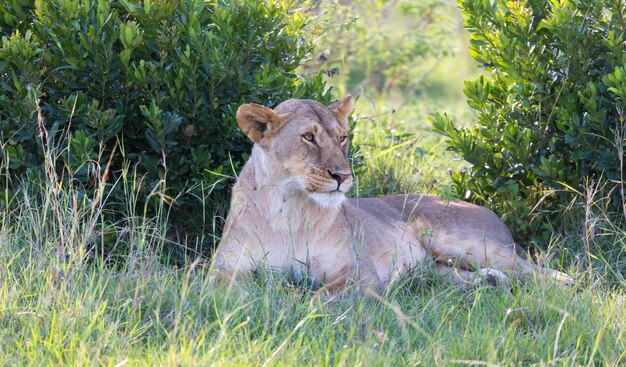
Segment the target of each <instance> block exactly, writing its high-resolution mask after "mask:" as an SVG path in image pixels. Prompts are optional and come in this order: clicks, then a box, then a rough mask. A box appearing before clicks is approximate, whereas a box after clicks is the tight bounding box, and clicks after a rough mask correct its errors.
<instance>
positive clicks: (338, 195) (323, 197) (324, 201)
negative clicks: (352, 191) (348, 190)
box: [309, 191, 346, 209]
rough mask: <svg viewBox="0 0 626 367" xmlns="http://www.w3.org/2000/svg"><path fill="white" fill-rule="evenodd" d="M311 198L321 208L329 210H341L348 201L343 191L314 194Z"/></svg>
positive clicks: (311, 194)
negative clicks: (342, 205)
mask: <svg viewBox="0 0 626 367" xmlns="http://www.w3.org/2000/svg"><path fill="white" fill-rule="evenodd" d="M309 196H310V197H311V199H313V201H315V202H316V203H317V204H318V205H319V206H321V207H323V208H329V209H338V208H340V207H341V204H343V202H344V200H346V195H345V194H344V193H343V192H341V191H331V192H313V193H310V194H309Z"/></svg>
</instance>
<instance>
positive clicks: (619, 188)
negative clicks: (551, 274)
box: [432, 0, 626, 236]
mask: <svg viewBox="0 0 626 367" xmlns="http://www.w3.org/2000/svg"><path fill="white" fill-rule="evenodd" d="M459 4H460V6H461V8H462V10H463V15H464V19H465V27H466V28H467V29H468V30H469V32H470V37H471V47H470V53H471V54H472V56H473V57H474V58H475V59H476V60H477V61H478V62H479V63H480V64H482V66H483V67H484V68H485V69H486V71H488V72H489V73H490V76H489V77H487V78H486V77H480V78H478V79H477V80H475V81H473V82H466V89H465V94H466V96H467V98H468V103H469V106H470V107H471V108H472V109H473V110H474V111H475V116H476V124H475V126H474V127H471V128H465V129H458V128H455V127H454V125H453V123H452V121H450V120H449V119H448V118H447V117H446V116H445V115H438V116H435V117H434V118H433V119H432V122H433V124H434V127H435V129H436V130H437V131H439V132H441V133H443V134H445V135H446V136H447V137H448V138H449V141H448V144H449V148H450V149H451V150H453V151H455V152H458V153H459V154H461V155H462V156H463V158H465V160H467V161H468V162H469V163H471V164H472V167H471V169H470V170H468V171H467V172H464V173H457V174H455V175H454V180H455V183H456V186H457V188H458V190H459V194H460V195H461V196H465V197H466V198H468V199H469V200H471V201H474V202H478V203H481V204H484V205H487V206H489V207H491V208H493V209H495V210H496V211H497V212H499V213H500V214H502V215H504V217H505V219H506V221H507V222H508V224H509V225H511V226H512V227H513V229H514V231H515V232H516V234H517V235H518V236H528V235H536V234H538V233H540V232H541V231H538V230H540V229H541V228H538V227H537V225H539V224H540V223H545V220H550V219H558V218H561V215H562V213H563V209H564V208H566V207H567V206H568V205H569V204H570V202H571V200H572V198H573V196H572V195H579V194H576V192H579V193H584V192H585V189H584V186H585V185H586V184H591V183H594V184H595V187H596V189H598V190H599V193H600V194H601V195H602V196H603V197H605V198H607V199H608V205H607V207H606V210H607V211H608V212H613V213H615V214H618V215H619V216H620V217H621V219H620V221H623V220H624V215H626V208H624V207H623V206H624V198H623V189H624V178H625V173H624V161H623V154H624V147H625V145H626V140H625V135H626V125H625V116H624V103H625V102H626V100H625V99H626V53H625V51H626V47H625V41H626V37H625V36H626V23H625V21H624V16H625V12H626V8H625V5H624V2H623V1H595V0H572V1H549V0H530V1H504V0H495V1H494V0H460V1H459ZM535 206H536V209H535V214H539V215H540V216H542V215H543V217H542V218H540V219H542V220H536V221H534V222H532V223H533V224H530V221H529V219H530V217H529V214H530V212H531V209H532V208H533V207H535ZM544 219H545V220H544Z"/></svg>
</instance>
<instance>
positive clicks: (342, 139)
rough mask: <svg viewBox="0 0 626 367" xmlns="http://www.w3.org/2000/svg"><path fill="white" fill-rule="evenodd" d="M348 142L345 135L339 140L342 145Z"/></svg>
mask: <svg viewBox="0 0 626 367" xmlns="http://www.w3.org/2000/svg"><path fill="white" fill-rule="evenodd" d="M347 140H348V136H347V135H343V136H342V137H340V138H339V143H341V144H343V143H345V142H346V141H347Z"/></svg>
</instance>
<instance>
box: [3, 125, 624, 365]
mask: <svg viewBox="0 0 626 367" xmlns="http://www.w3.org/2000/svg"><path fill="white" fill-rule="evenodd" d="M370 133H371V134H372V135H371V136H370V138H371V139H372V142H373V143H372V144H375V145H374V146H371V147H370V151H369V153H366V155H367V154H369V155H370V156H369V159H374V157H373V156H371V155H372V154H375V152H381V151H384V150H385V149H389V148H390V147H391V148H392V149H390V150H389V151H388V152H387V153H384V154H382V155H380V154H379V155H378V156H377V157H376V158H375V159H378V160H379V161H381V163H386V164H387V165H388V166H389V167H396V168H397V170H396V173H397V174H396V175H395V176H394V175H392V176H393V177H395V178H394V180H395V181H394V182H396V183H397V184H398V186H397V187H391V186H390V185H391V184H392V183H391V182H388V183H386V184H384V185H381V191H385V190H390V191H393V190H396V191H401V190H404V189H407V188H408V189H415V190H420V189H423V188H425V187H429V186H428V185H431V186H430V187H431V188H433V189H437V188H439V190H441V188H445V179H442V180H444V181H443V182H444V185H439V184H436V185H433V184H432V181H428V179H426V180H422V179H421V178H420V179H414V180H413V179H407V178H406V177H405V178H404V179H403V178H402V177H403V176H402V175H404V174H413V175H414V176H415V175H417V176H419V175H418V174H417V173H416V172H417V171H412V170H414V169H415V167H416V166H420V167H422V168H423V167H424V166H429V165H430V166H431V168H432V166H433V165H436V164H440V162H437V161H433V160H429V159H424V157H425V156H427V155H414V153H413V152H414V149H413V150H411V149H408V148H407V147H404V148H402V147H395V145H393V144H392V145H389V144H390V143H389V140H388V139H386V138H385V135H384V134H380V135H376V134H374V133H373V132H371V131H370ZM376 144H378V145H376ZM385 144H387V145H385ZM394 160H396V161H394ZM409 163H411V164H409ZM372 167H373V166H372V165H371V164H369V163H368V164H366V165H365V166H364V168H363V172H362V176H363V177H375V176H377V175H379V177H382V176H383V173H380V172H376V171H373V168H372ZM427 170H428V169H427ZM432 170H433V171H436V170H435V169H434V168H432ZM386 176H387V177H388V176H390V175H389V172H387V175H386ZM425 176H428V174H426V175H425ZM429 177H431V178H432V176H429ZM365 180H367V178H366V179H365ZM125 183H126V184H127V185H128V187H129V188H128V192H129V195H128V197H129V203H127V206H128V207H129V208H132V207H133V205H132V197H133V195H132V192H133V188H132V179H131V178H129V177H127V178H126V180H125ZM118 184H122V183H118ZM368 187H371V185H369V184H368ZM390 187H391V188H390ZM373 191H376V189H375V190H373ZM4 199H5V202H6V201H9V202H10V205H8V206H4V207H1V208H0V210H1V211H0V365H110V366H122V365H148V366H153V365H178V366H186V365H190V366H191V365H236V366H242V365H285V366H292V365H333V366H335V365H344V366H358V365H361V366H376V365H381V366H383V365H385V366H396V365H426V366H431V365H439V366H448V365H513V364H522V365H530V364H536V365H619V364H624V363H626V352H624V351H625V350H626V292H625V291H624V282H623V279H621V281H620V280H619V279H618V280H617V281H613V282H605V281H604V277H605V276H606V275H607V274H609V273H610V271H611V269H612V268H611V267H610V266H606V267H597V268H595V269H594V270H592V271H588V270H587V269H580V268H578V267H576V264H575V262H570V264H572V265H571V266H570V267H569V268H566V269H564V270H565V271H567V272H568V273H569V274H570V275H572V276H574V277H575V278H577V279H578V283H577V285H576V286H575V287H573V288H571V289H565V288H562V287H560V286H557V285H553V284H532V283H531V284H526V285H520V284H517V285H514V286H513V287H512V288H510V289H509V288H503V289H498V288H492V287H489V286H485V287H478V288H474V289H459V288H455V287H453V286H451V285H450V284H449V283H448V282H447V281H446V280H445V279H443V278H441V277H440V276H439V275H437V274H435V273H434V272H432V271H431V270H429V269H427V268H425V269H417V270H416V271H415V273H414V274H412V276H411V277H406V278H405V279H402V280H401V281H399V282H398V283H396V284H394V285H393V286H392V287H391V289H390V290H389V291H388V292H387V293H386V294H384V295H383V297H382V299H381V300H376V299H364V298H363V297H362V296H360V295H359V294H358V293H356V292H348V293H346V294H344V295H343V297H342V299H341V300H340V301H337V300H335V301H332V300H322V301H319V302H312V301H311V293H310V292H309V291H308V290H306V289H302V288H301V287H294V286H290V285H289V284H288V283H286V282H284V281H280V280H276V279H268V278H271V276H270V275H267V276H264V275H260V276H259V277H258V279H257V281H256V282H254V283H252V284H246V285H244V286H242V287H236V288H233V289H227V288H215V287H213V286H212V285H211V283H210V279H209V274H208V271H207V268H208V263H207V260H203V259H199V260H197V261H194V262H191V261H190V262H189V263H188V264H186V265H184V266H181V267H172V266H170V265H163V263H164V261H162V259H159V255H158V254H160V253H161V252H160V249H161V248H162V247H164V246H166V245H167V246H171V245H172V243H170V242H169V241H168V239H167V238H166V236H165V235H164V226H163V225H162V222H163V221H162V220H158V218H144V217H142V216H132V215H127V218H126V220H124V221H121V222H118V223H108V222H105V221H104V220H103V218H102V215H101V214H102V213H103V211H104V210H106V207H107V206H106V204H105V200H106V192H102V194H98V193H96V195H95V196H94V197H91V198H89V197H84V196H80V195H79V194H78V192H76V191H75V190H73V189H72V188H71V187H60V186H58V185H54V184H52V183H42V184H41V185H39V186H36V187H35V186H33V187H31V188H30V189H29V190H23V191H21V192H20V193H19V194H18V196H16V197H14V198H4ZM9 208H12V209H9ZM132 211H136V210H132ZM132 211H131V210H129V212H132ZM620 236H621V238H622V241H623V239H624V238H626V234H625V233H621V234H619V233H616V234H615V236H614V238H616V239H619V238H620ZM616 241H619V240H616ZM105 244H106V245H107V246H111V244H113V246H114V247H116V248H123V249H125V250H124V251H120V253H125V254H126V255H125V257H122V258H118V259H116V261H106V260H103V259H102V258H101V257H99V256H94V253H97V252H98V250H99V248H100V247H101V246H104V245H105ZM620 246H621V248H622V252H623V249H624V248H626V246H625V244H624V243H623V242H621V243H619V242H616V243H615V248H620ZM558 253H559V252H558V251H557V252H556V254H557V255H558ZM590 255H591V256H594V258H599V257H600V256H599V255H600V254H590ZM607 265H608V264H607ZM619 266H623V263H622V264H621V265H619ZM613 279H616V278H615V277H613Z"/></svg>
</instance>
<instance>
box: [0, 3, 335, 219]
mask: <svg viewBox="0 0 626 367" xmlns="http://www.w3.org/2000/svg"><path fill="white" fill-rule="evenodd" d="M287 3H288V2H283V1H267V2H257V1H256V0H240V1H211V2H207V1H204V0H179V1H156V0H153V1H139V0H120V1H112V0H99V1H79V0H46V1H24V0H15V1H11V2H3V3H2V4H0V13H2V16H0V36H1V38H2V48H1V49H0V91H1V92H0V146H1V147H2V150H1V151H0V159H4V160H8V161H9V167H10V168H9V171H10V172H9V173H10V175H11V176H20V177H24V175H27V176H28V177H30V178H33V177H38V176H40V175H41V172H42V170H43V159H44V148H49V149H53V150H54V152H55V158H56V169H57V171H58V172H59V177H63V178H64V179H67V180H70V181H71V182H72V183H73V184H78V185H80V186H81V187H83V188H84V189H85V190H92V189H93V181H94V180H93V177H94V176H98V175H102V171H103V170H104V166H105V164H104V163H106V162H107V161H108V160H109V156H110V155H111V153H112V152H113V147H114V146H116V145H117V148H116V151H117V152H118V153H117V154H115V155H114V156H113V157H112V160H111V169H110V172H111V174H112V175H113V177H112V178H110V179H109V182H114V181H115V179H116V174H118V172H120V171H121V170H122V168H123V166H124V165H125V164H127V163H125V162H130V163H131V164H132V165H134V166H135V167H136V170H137V174H138V176H139V177H143V178H142V180H143V181H142V187H143V188H144V189H143V197H144V198H146V197H147V195H148V194H149V193H150V192H151V191H152V190H155V189H158V190H159V192H160V195H156V196H153V197H158V198H161V199H164V200H166V201H167V202H168V203H171V204H173V207H174V209H175V213H174V215H172V216H171V217H173V218H176V222H177V224H181V225H186V226H187V227H195V228H200V229H205V228H203V227H201V226H200V225H201V224H209V225H211V222H212V221H211V219H208V220H205V221H204V222H208V223H199V222H202V221H201V220H198V219H196V218H203V216H202V215H199V214H202V212H201V211H202V210H206V211H208V212H209V213H210V214H214V213H216V212H219V213H220V214H224V208H225V202H226V200H227V195H226V194H227V190H226V189H227V187H228V185H227V182H224V177H227V176H232V175H233V174H234V172H236V171H237V170H238V168H239V167H240V165H241V164H242V162H243V161H244V160H245V158H246V154H247V152H248V151H249V148H250V147H251V145H250V143H249V142H248V139H247V138H245V136H244V135H243V133H242V132H240V131H239V129H238V128H237V124H236V122H235V119H234V115H235V111H236V109H237V107H238V106H239V105H240V104H241V103H243V102H256V103H261V104H264V105H269V106H274V105H276V104H278V103H280V102H281V101H283V100H285V99H288V98H291V97H303V98H316V99H318V100H321V101H328V99H329V96H328V95H327V94H325V93H324V84H323V82H322V79H321V76H319V75H314V76H312V77H309V78H302V77H298V76H297V75H295V74H294V70H295V69H296V68H297V67H298V66H299V65H300V63H301V60H302V59H303V58H304V57H305V56H306V54H307V52H308V51H309V45H308V43H307V42H306V41H305V40H304V39H303V37H302V34H303V28H304V27H305V25H306V23H307V20H306V19H304V18H303V17H301V16H300V15H299V14H298V13H290V12H289V11H288V10H289V8H288V4H287ZM290 14H291V15H290ZM38 108H40V110H41V116H42V118H43V122H44V126H43V128H44V129H40V128H39V127H38V122H37V116H38V112H37V111H38ZM98 162H103V163H98ZM118 176H119V175H118ZM0 180H2V179H1V178H0ZM16 182H17V180H13V182H12V184H13V188H15V187H14V186H15V184H16ZM5 184H6V182H5V183H2V185H1V187H2V188H4V187H6V186H5ZM9 187H11V186H10V185H9ZM209 193H211V195H208V194H209ZM120 195H121V194H120ZM0 196H5V197H8V196H10V195H8V196H7V195H0ZM114 197H115V193H114ZM209 218H210V217H209ZM209 229H210V227H209Z"/></svg>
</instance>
